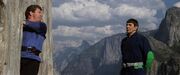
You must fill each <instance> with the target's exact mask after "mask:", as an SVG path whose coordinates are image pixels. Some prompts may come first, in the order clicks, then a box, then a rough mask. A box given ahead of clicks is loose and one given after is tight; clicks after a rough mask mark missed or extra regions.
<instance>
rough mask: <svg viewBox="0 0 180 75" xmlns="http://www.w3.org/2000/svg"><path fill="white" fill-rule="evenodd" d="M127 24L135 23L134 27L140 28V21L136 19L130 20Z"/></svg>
mask: <svg viewBox="0 0 180 75" xmlns="http://www.w3.org/2000/svg"><path fill="white" fill-rule="evenodd" d="M126 23H133V24H134V26H139V24H138V21H137V20H136V19H133V18H131V19H128V20H127V22H126Z"/></svg>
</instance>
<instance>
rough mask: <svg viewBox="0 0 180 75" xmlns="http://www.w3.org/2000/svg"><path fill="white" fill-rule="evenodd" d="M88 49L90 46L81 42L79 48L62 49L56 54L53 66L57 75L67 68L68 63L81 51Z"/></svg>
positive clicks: (85, 42)
mask: <svg viewBox="0 0 180 75" xmlns="http://www.w3.org/2000/svg"><path fill="white" fill-rule="evenodd" d="M88 47H90V44H89V43H88V42H87V41H85V40H83V41H82V42H81V45H80V46H79V47H66V48H64V49H63V51H59V52H56V53H55V54H54V55H56V56H54V65H55V68H56V70H57V72H58V74H57V75H59V73H60V72H61V71H63V70H64V68H66V67H67V65H68V64H69V62H70V61H72V60H73V59H74V58H76V57H77V56H78V55H79V54H80V53H81V52H82V51H83V50H85V49H87V48H88Z"/></svg>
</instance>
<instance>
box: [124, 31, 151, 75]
mask: <svg viewBox="0 0 180 75" xmlns="http://www.w3.org/2000/svg"><path fill="white" fill-rule="evenodd" d="M149 50H151V47H150V44H149V42H148V40H147V39H146V38H145V37H144V36H142V35H140V34H139V33H137V32H136V33H134V34H133V35H132V36H131V37H125V38H124V39H123V40H122V43H121V51H122V59H123V64H124V63H136V62H143V63H144V64H145V63H146V57H147V53H148V51H149ZM143 67H144V65H143ZM121 75H145V71H144V68H139V69H134V67H123V69H122V70H121Z"/></svg>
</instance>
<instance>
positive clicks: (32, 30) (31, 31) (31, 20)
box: [20, 5, 47, 75]
mask: <svg viewBox="0 0 180 75" xmlns="http://www.w3.org/2000/svg"><path fill="white" fill-rule="evenodd" d="M25 16H26V20H25V24H24V25H23V40H22V48H21V67H20V75H37V74H38V70H39V65H40V62H41V58H40V57H39V54H40V53H41V51H42V46H43V43H44V40H45V39H46V36H45V34H46V31H47V27H46V24H45V23H44V22H41V21H42V8H41V7H40V6H39V5H30V6H29V7H27V9H26V11H25Z"/></svg>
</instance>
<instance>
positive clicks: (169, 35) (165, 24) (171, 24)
mask: <svg viewBox="0 0 180 75" xmlns="http://www.w3.org/2000/svg"><path fill="white" fill-rule="evenodd" d="M179 20H180V8H177V7H173V8H170V9H168V10H167V12H166V16H165V18H164V19H163V20H162V22H161V24H160V27H159V30H158V31H157V33H156V34H155V38H156V39H158V40H160V41H162V42H164V43H166V44H168V46H173V45H175V44H178V43H179V40H180V33H179V32H180V30H179V29H180V21H179Z"/></svg>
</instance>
